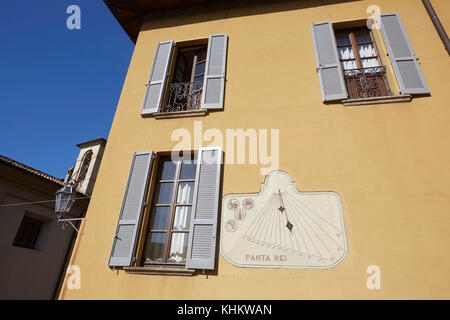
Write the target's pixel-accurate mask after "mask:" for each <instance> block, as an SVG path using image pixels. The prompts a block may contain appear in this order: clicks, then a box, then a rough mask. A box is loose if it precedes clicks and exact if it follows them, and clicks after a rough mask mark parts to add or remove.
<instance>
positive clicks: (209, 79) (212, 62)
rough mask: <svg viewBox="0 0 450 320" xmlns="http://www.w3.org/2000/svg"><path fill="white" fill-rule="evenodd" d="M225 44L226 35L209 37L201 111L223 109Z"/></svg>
mask: <svg viewBox="0 0 450 320" xmlns="http://www.w3.org/2000/svg"><path fill="white" fill-rule="evenodd" d="M227 42H228V36H227V35H226V34H213V35H210V36H209V41H208V52H207V56H206V70H205V79H204V81H203V95H202V109H223V95H224V90H225V68H226V63H227Z"/></svg>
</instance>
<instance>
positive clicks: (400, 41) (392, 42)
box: [377, 13, 430, 94]
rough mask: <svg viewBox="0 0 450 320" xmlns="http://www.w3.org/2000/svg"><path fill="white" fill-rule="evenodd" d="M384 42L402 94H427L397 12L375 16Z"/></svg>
mask: <svg viewBox="0 0 450 320" xmlns="http://www.w3.org/2000/svg"><path fill="white" fill-rule="evenodd" d="M377 20H378V25H379V26H380V29H381V34H382V35H383V40H384V43H385V44H386V48H387V51H388V54H389V58H390V60H391V63H392V66H393V68H394V71H395V74H396V76H397V80H398V84H399V87H400V92H401V93H402V94H429V93H430V89H429V88H428V86H427V83H426V82H425V77H424V76H423V73H422V70H421V68H420V66H419V62H418V61H417V60H418V59H417V58H416V56H415V54H414V51H413V49H412V46H411V43H410V41H409V38H408V36H407V34H406V31H405V28H404V26H403V23H402V21H401V19H400V15H399V14H398V13H388V14H381V15H378V17H377Z"/></svg>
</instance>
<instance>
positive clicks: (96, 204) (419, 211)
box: [61, 0, 450, 299]
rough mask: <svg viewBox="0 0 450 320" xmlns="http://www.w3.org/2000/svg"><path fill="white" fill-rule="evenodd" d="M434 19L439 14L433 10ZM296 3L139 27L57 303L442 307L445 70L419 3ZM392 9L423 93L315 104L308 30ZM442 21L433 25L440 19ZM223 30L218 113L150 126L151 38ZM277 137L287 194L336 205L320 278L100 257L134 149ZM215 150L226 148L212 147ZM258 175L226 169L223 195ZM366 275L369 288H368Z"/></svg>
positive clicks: (249, 168) (448, 204)
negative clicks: (332, 240) (199, 135)
mask: <svg viewBox="0 0 450 320" xmlns="http://www.w3.org/2000/svg"><path fill="white" fill-rule="evenodd" d="M435 2H438V3H439V11H440V12H441V15H442V16H444V14H443V13H444V12H449V11H450V2H448V1H445V0H441V1H435ZM320 3H329V4H328V5H319V2H317V1H296V2H289V3H283V4H278V5H266V6H261V7H252V8H247V9H245V8H244V9H242V8H241V9H230V10H221V11H218V12H216V11H208V12H206V13H202V12H204V11H205V10H204V9H202V10H199V11H198V12H199V13H197V14H195V15H191V16H186V17H177V18H174V19H166V20H164V21H157V20H153V21H148V22H146V23H145V25H144V28H143V31H142V32H141V33H140V35H139V39H138V41H137V44H136V48H135V51H134V54H133V57H132V60H131V63H130V67H129V71H128V74H127V77H126V80H125V83H124V87H123V91H122V94H121V97H120V101H119V104H118V108H117V111H116V115H115V118H114V122H113V125H112V128H111V132H110V136H109V139H108V145H107V147H106V151H105V154H104V157H103V162H102V165H101V168H100V172H99V175H98V178H97V182H96V185H95V189H94V193H93V198H92V200H91V203H90V207H89V211H88V213H87V218H86V219H85V221H84V222H83V226H82V233H81V234H80V235H79V237H78V240H77V243H76V247H75V250H74V254H73V256H72V261H71V264H75V265H78V266H80V268H81V289H80V290H68V289H66V288H63V290H62V293H61V299H86V298H89V299H90V298H101V299H111V298H124V299H165V298H167V299H231V298H233V299H245V298H251V299H313V298H323V299H328V298H333V299H335V298H342V299H347V298H368V299H372V298H375V299H381V298H383V299H390V298H450V274H449V272H448V270H449V269H450V257H449V255H448V247H449V244H450V233H449V232H448V227H449V222H450V218H449V213H450V209H449V208H450V197H449V195H450V183H449V181H450V170H448V169H447V164H448V163H450V148H449V147H448V146H449V144H448V137H449V134H450V130H449V121H448V119H450V105H449V103H448V100H447V99H448V95H447V94H448V91H449V85H448V81H447V80H445V79H447V76H448V73H449V72H450V59H449V56H448V54H447V53H446V51H445V50H444V49H443V45H442V42H441V40H440V39H439V37H438V34H437V33H436V31H435V29H434V27H433V24H432V22H431V21H430V19H429V17H428V14H427V12H426V10H425V8H424V7H423V4H422V2H421V1H420V0H377V1H375V2H374V1H373V0H368V1H365V0H362V1H348V2H345V1H325V0H324V1H320ZM373 4H376V5H378V6H379V7H380V8H381V12H382V13H389V12H399V13H400V14H401V17H402V20H403V23H404V25H405V28H406V31H407V33H408V35H409V38H410V41H411V43H412V46H413V48H414V50H415V53H416V55H417V56H418V57H419V58H420V63H421V66H422V69H423V72H424V75H425V78H426V80H427V83H428V85H429V87H430V89H431V92H432V96H431V97H422V98H415V99H413V100H412V102H410V103H402V104H382V105H373V106H355V107H344V106H342V105H340V104H334V105H328V106H327V105H325V104H322V101H321V93H320V86H319V81H318V76H317V73H316V61H315V56H314V49H313V42H312V36H311V29H310V24H311V23H312V22H321V21H325V20H331V21H333V22H337V21H345V20H352V19H361V18H365V17H367V14H366V8H367V7H368V6H369V5H373ZM442 20H445V19H444V18H443V17H442ZM213 33H227V34H228V36H229V44H228V63H227V73H226V74H227V83H226V91H225V108H224V111H222V112H214V113H210V114H209V115H207V116H205V117H201V118H181V119H168V120H155V119H153V118H142V117H141V115H140V109H141V105H142V100H143V97H144V93H145V86H144V85H145V83H146V82H147V81H148V77H149V73H150V69H151V65H152V62H153V57H154V54H155V49H156V45H157V43H158V42H159V41H164V40H170V39H172V40H175V41H182V40H188V39H198V38H205V37H207V36H208V35H209V34H213ZM199 120H201V121H202V125H203V130H206V129H208V128H218V129H220V130H222V131H223V132H225V129H226V128H230V129H237V128H243V129H248V128H255V129H259V128H261V129H271V128H274V129H279V130H280V131H279V132H280V169H281V170H284V171H287V172H288V173H289V174H290V175H291V177H292V178H293V180H294V181H295V182H296V183H297V188H298V189H299V190H300V191H335V192H337V193H339V194H340V196H341V197H342V203H343V213H344V218H345V224H346V229H347V237H348V247H349V252H348V256H347V258H346V259H345V260H344V261H343V262H342V263H341V264H340V265H338V266H337V267H335V268H333V269H330V270H299V269H297V270H274V269H244V268H237V267H234V266H233V265H231V264H230V263H228V262H227V261H225V259H224V258H223V257H221V256H220V257H219V260H218V261H219V263H218V274H217V275H210V276H208V277H206V276H204V275H199V276H194V277H175V276H157V275H132V274H127V273H126V272H124V271H117V270H115V271H112V270H110V269H109V268H108V266H107V264H108V258H109V254H110V249H111V245H112V241H113V235H114V232H115V229H116V223H117V219H118V215H119V211H120V207H121V202H122V197H123V193H124V190H125V186H126V181H127V177H128V173H129V168H130V163H131V158H132V155H133V153H134V152H135V151H145V150H154V151H162V150H170V149H171V148H172V147H173V146H174V145H175V142H172V141H171V140H170V135H171V133H172V132H173V130H175V129H177V128H186V129H188V130H190V131H192V130H193V122H194V121H199ZM225 153H226V150H225ZM259 170H260V167H259V166H257V165H230V164H225V166H224V170H223V173H224V176H223V195H226V194H229V193H247V192H257V191H258V190H259V186H260V183H262V182H263V180H264V177H263V176H261V175H260V171H259ZM373 264H375V265H378V266H380V268H381V271H382V278H381V281H382V282H381V290H368V289H367V287H366V279H367V277H368V275H367V274H366V268H367V267H368V266H369V265H373Z"/></svg>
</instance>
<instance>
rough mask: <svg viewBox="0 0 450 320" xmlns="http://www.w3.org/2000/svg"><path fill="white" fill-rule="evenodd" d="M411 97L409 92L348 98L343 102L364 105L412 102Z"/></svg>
mask: <svg viewBox="0 0 450 320" xmlns="http://www.w3.org/2000/svg"><path fill="white" fill-rule="evenodd" d="M411 99H412V96H411V95H409V94H407V95H400V96H385V97H373V98H361V99H346V100H342V101H341V103H342V104H343V105H344V106H363V105H369V104H381V103H401V102H410V101H411Z"/></svg>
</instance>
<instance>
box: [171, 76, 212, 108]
mask: <svg viewBox="0 0 450 320" xmlns="http://www.w3.org/2000/svg"><path fill="white" fill-rule="evenodd" d="M202 87H203V82H202V81H195V82H181V83H172V84H170V85H169V97H168V100H167V104H166V106H165V108H164V112H179V111H189V110H198V109H200V104H201V96H202V91H203V90H202Z"/></svg>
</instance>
